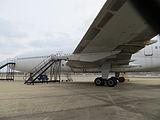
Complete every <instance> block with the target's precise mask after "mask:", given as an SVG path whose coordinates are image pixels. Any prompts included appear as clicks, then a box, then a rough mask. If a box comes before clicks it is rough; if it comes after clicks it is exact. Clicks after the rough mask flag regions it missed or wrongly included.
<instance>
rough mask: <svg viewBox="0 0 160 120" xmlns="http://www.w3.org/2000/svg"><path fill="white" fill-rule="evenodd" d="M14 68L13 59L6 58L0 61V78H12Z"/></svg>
mask: <svg viewBox="0 0 160 120" xmlns="http://www.w3.org/2000/svg"><path fill="white" fill-rule="evenodd" d="M14 69H15V61H14V59H7V60H5V61H2V62H0V80H14V71H15V70H14Z"/></svg>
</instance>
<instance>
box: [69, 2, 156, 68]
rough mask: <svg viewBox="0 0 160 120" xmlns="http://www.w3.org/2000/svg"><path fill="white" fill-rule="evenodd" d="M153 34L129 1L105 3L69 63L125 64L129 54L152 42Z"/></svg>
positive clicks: (154, 34)
mask: <svg viewBox="0 0 160 120" xmlns="http://www.w3.org/2000/svg"><path fill="white" fill-rule="evenodd" d="M156 35H157V33H156V32H155V31H154V30H153V29H152V28H151V27H150V26H149V25H148V24H147V23H146V21H145V20H144V19H143V18H142V17H141V16H140V15H139V14H138V13H137V11H136V10H135V9H134V8H133V7H132V5H131V4H130V2H129V0H107V2H106V3H105V5H104V6H103V8H102V9H101V11H100V13H99V14H98V15H97V17H96V18H95V20H94V22H93V23H92V24H91V26H90V28H89V29H88V31H87V33H86V34H85V36H84V37H83V38H82V40H81V42H80V43H79V45H78V46H77V48H76V49H75V51H74V52H73V54H74V56H73V57H71V60H70V63H71V64H72V65H73V66H74V64H79V65H80V64H82V63H85V64H86V65H87V64H89V63H90V62H92V63H93V62H95V63H97V64H103V63H104V62H106V61H108V62H114V64H122V65H126V64H128V63H129V62H130V61H131V60H130V58H131V55H132V54H134V53H136V52H137V51H139V50H140V49H142V48H144V47H145V46H146V45H149V44H152V43H154V41H150V39H151V38H153V37H154V36H156ZM75 66H76V65H75Z"/></svg>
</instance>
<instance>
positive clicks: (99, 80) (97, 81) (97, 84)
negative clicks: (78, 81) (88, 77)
mask: <svg viewBox="0 0 160 120" xmlns="http://www.w3.org/2000/svg"><path fill="white" fill-rule="evenodd" d="M94 83H95V85H96V86H103V85H104V84H105V82H104V80H103V79H102V78H96V79H95V80H94Z"/></svg>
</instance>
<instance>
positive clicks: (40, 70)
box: [24, 55, 68, 84]
mask: <svg viewBox="0 0 160 120" xmlns="http://www.w3.org/2000/svg"><path fill="white" fill-rule="evenodd" d="M67 59H68V58H67V57H65V56H56V55H51V56H49V57H47V58H46V59H44V60H43V61H42V62H41V63H40V64H38V65H37V66H35V67H34V68H33V69H32V70H31V72H30V73H27V74H26V75H25V77H24V79H25V82H24V84H34V83H43V82H47V83H48V82H57V81H58V82H60V74H61V61H62V60H67ZM49 69H50V80H48V79H46V80H43V79H40V78H43V77H45V75H44V73H45V72H46V71H47V70H49ZM53 77H54V80H52V78H53Z"/></svg>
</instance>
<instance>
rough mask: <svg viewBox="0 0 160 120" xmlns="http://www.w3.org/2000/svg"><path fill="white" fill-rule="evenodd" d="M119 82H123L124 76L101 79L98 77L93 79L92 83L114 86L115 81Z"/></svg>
mask: <svg viewBox="0 0 160 120" xmlns="http://www.w3.org/2000/svg"><path fill="white" fill-rule="evenodd" d="M118 82H120V83H122V82H125V78H124V77H111V78H109V79H103V78H102V77H98V78H96V79H95V80H94V83H95V85H96V86H103V85H105V84H106V85H107V86H108V87H114V86H116V85H117V83H118Z"/></svg>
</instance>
